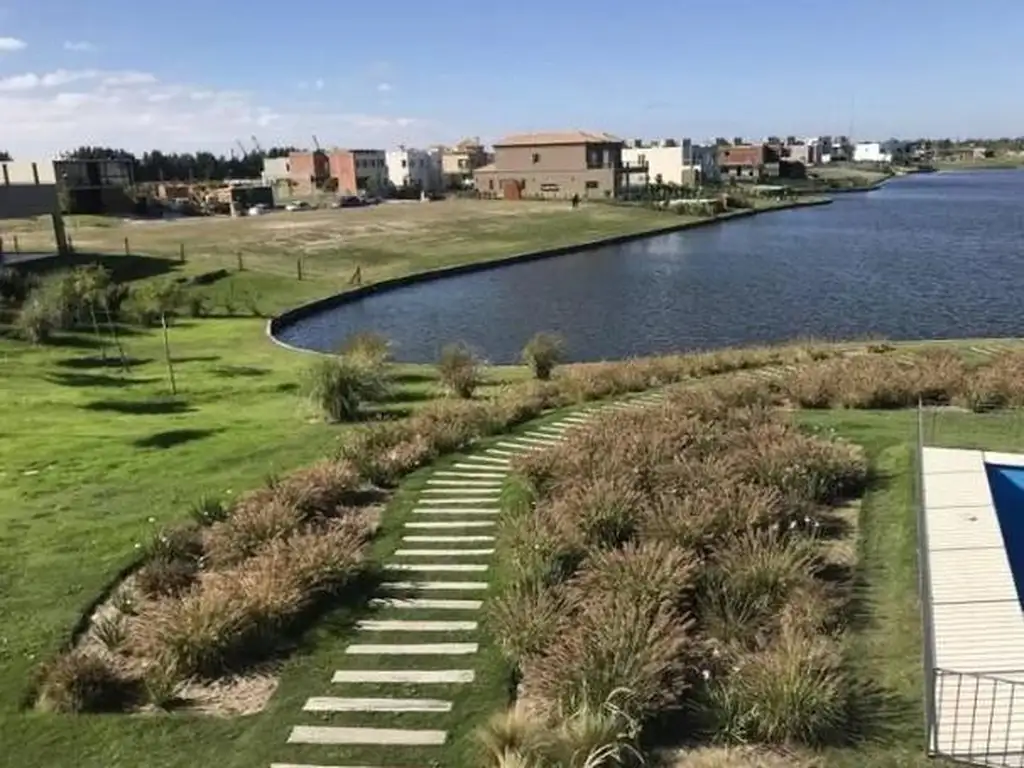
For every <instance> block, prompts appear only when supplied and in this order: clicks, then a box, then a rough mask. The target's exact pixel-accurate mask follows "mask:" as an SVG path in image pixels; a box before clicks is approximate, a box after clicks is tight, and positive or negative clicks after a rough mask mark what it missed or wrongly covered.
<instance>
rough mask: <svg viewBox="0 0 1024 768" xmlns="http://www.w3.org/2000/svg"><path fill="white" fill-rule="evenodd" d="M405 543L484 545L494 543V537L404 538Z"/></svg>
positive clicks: (402, 539)
mask: <svg viewBox="0 0 1024 768" xmlns="http://www.w3.org/2000/svg"><path fill="white" fill-rule="evenodd" d="M401 541H403V542H409V543H410V544H472V543H476V544H483V543H485V542H493V541H495V538H494V537H493V536H403V537H402V538H401Z"/></svg>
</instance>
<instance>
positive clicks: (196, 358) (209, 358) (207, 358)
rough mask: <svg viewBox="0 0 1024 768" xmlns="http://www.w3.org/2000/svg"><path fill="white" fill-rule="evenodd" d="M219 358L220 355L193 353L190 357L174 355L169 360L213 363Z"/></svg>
mask: <svg viewBox="0 0 1024 768" xmlns="http://www.w3.org/2000/svg"><path fill="white" fill-rule="evenodd" d="M218 360H220V355H193V356H192V357H174V356H173V355H172V356H171V361H172V362H175V363H215V362H217V361H218Z"/></svg>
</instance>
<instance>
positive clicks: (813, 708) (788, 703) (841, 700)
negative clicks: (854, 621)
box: [698, 632, 849, 746]
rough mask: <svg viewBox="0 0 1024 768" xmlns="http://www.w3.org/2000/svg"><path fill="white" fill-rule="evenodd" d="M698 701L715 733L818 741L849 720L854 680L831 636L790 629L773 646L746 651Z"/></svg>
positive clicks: (740, 739)
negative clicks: (760, 649) (733, 667)
mask: <svg viewBox="0 0 1024 768" xmlns="http://www.w3.org/2000/svg"><path fill="white" fill-rule="evenodd" d="M698 701H699V704H698V711H699V712H700V714H701V715H702V716H703V717H704V718H705V722H706V728H707V730H708V731H709V732H710V734H711V735H712V736H714V737H715V738H716V739H720V740H723V741H729V742H736V743H766V744H790V743H797V744H806V745H810V746H817V745H820V744H825V743H829V742H832V741H835V740H837V739H838V738H839V737H840V734H841V733H842V731H843V729H844V727H845V726H846V719H847V718H846V715H847V702H848V701H849V681H848V678H847V676H846V674H845V673H844V672H843V669H842V662H841V658H840V654H839V653H837V652H836V650H835V649H834V648H833V646H832V643H831V642H830V640H829V639H827V638H824V637H814V636H807V635H804V634H802V633H799V632H785V633H783V635H782V637H781V638H780V640H779V642H777V643H776V644H774V645H773V646H772V647H771V648H768V649H767V650H763V651H759V652H757V653H752V654H744V655H742V656H741V657H740V658H739V659H737V661H736V668H735V671H733V672H732V673H731V674H729V675H727V676H725V677H722V678H713V679H712V680H711V681H710V682H709V684H708V685H707V687H706V690H705V691H703V695H702V696H701V697H700V698H699V699H698Z"/></svg>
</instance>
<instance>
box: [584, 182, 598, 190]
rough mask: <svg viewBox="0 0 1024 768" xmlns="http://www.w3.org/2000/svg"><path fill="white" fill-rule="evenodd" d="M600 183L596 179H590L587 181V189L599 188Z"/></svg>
mask: <svg viewBox="0 0 1024 768" xmlns="http://www.w3.org/2000/svg"><path fill="white" fill-rule="evenodd" d="M599 186H600V185H599V184H598V183H597V182H596V181H588V182H587V183H586V188H587V189H597V188H598V187H599Z"/></svg>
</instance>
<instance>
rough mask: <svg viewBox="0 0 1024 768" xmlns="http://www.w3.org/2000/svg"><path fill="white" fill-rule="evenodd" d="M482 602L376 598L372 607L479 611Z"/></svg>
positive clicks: (427, 598)
mask: <svg viewBox="0 0 1024 768" xmlns="http://www.w3.org/2000/svg"><path fill="white" fill-rule="evenodd" d="M483 604H484V603H483V601H482V600H436V599H433V598H429V597H409V598H402V597H375V598H374V599H373V600H371V601H370V605H372V606H373V607H375V608H418V609H421V610H425V611H477V610H480V607H481V606H482V605H483Z"/></svg>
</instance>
